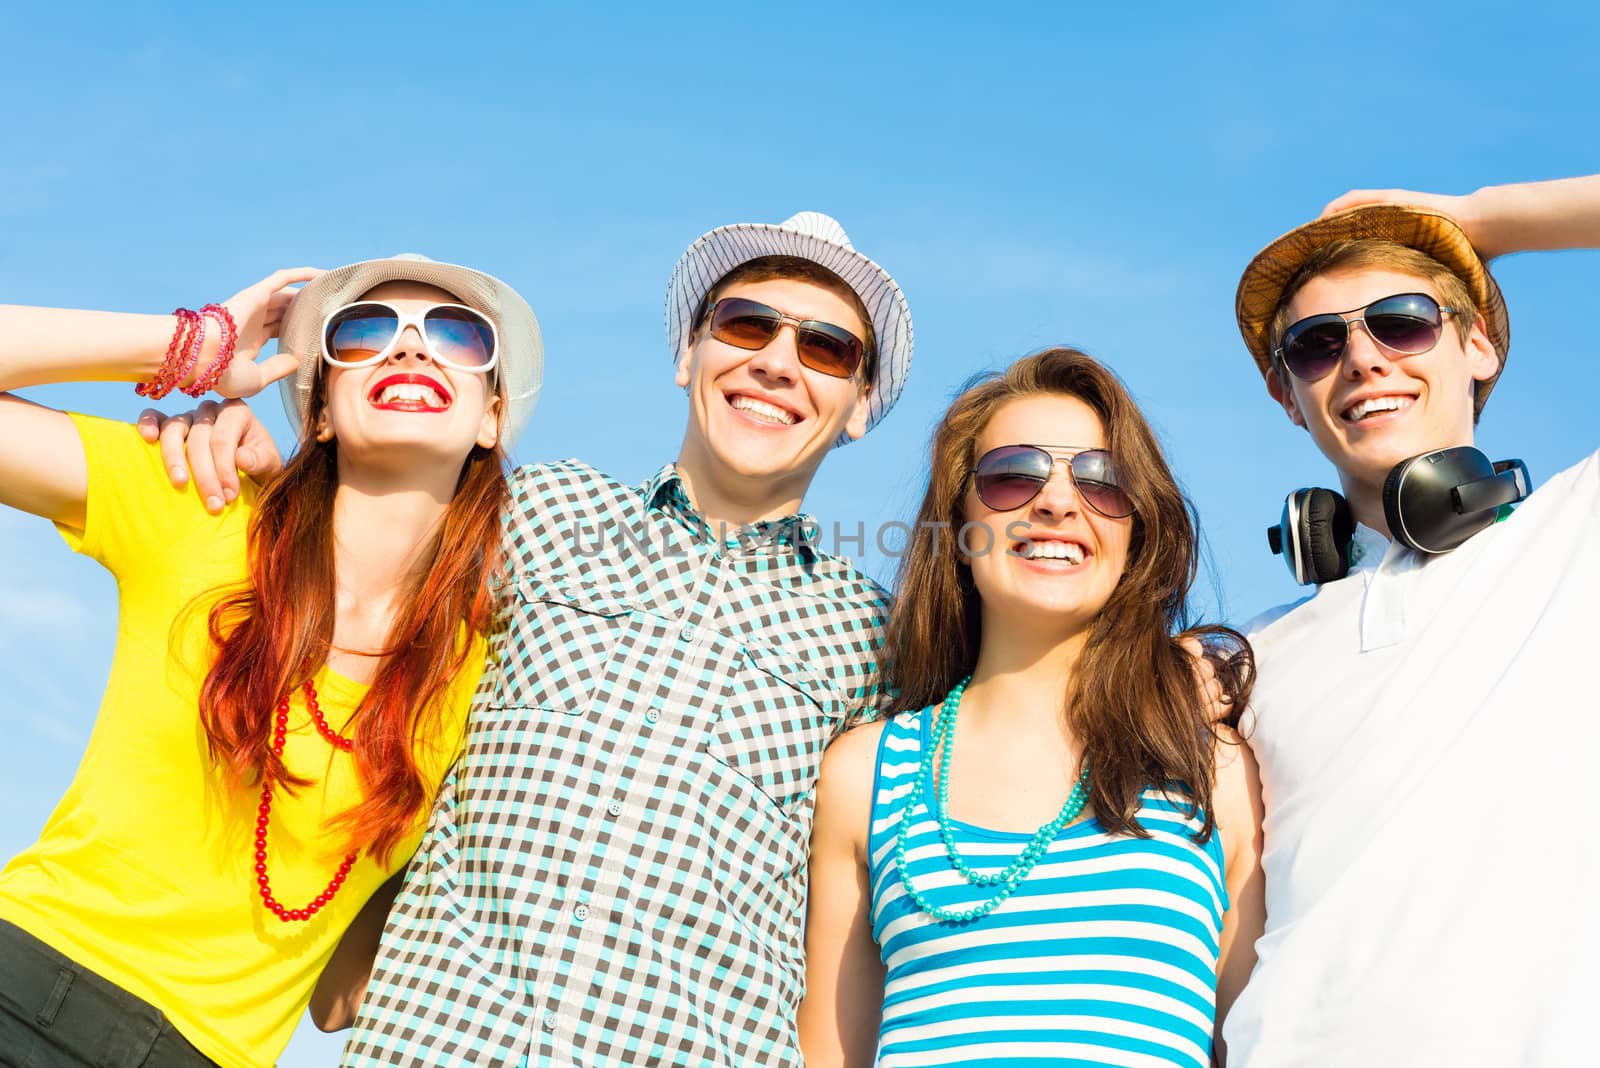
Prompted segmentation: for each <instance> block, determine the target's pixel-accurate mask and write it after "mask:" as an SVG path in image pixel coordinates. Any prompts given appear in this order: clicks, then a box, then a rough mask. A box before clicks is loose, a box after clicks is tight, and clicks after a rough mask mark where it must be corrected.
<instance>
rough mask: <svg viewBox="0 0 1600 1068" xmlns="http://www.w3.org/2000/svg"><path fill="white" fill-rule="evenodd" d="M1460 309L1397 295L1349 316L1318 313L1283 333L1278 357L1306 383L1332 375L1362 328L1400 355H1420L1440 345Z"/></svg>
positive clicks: (1420, 297)
mask: <svg viewBox="0 0 1600 1068" xmlns="http://www.w3.org/2000/svg"><path fill="white" fill-rule="evenodd" d="M1458 310H1459V309H1456V308H1441V307H1440V306H1439V302H1438V301H1436V300H1434V299H1433V298H1432V297H1430V296H1428V294H1426V293H1397V294H1395V295H1394V296H1392V297H1384V298H1382V299H1381V300H1375V301H1373V302H1372V303H1371V304H1368V305H1366V306H1365V307H1361V308H1352V309H1350V310H1349V311H1347V312H1328V313H1326V314H1323V315H1312V316H1308V317H1306V318H1304V319H1301V320H1299V321H1298V322H1296V323H1294V324H1292V325H1291V326H1290V327H1289V328H1288V329H1287V330H1285V331H1284V332H1283V341H1282V342H1281V343H1280V344H1279V346H1278V355H1279V357H1281V358H1282V360H1283V364H1284V366H1285V367H1287V368H1288V369H1289V373H1290V374H1292V375H1294V376H1295V377H1296V378H1298V379H1300V380H1301V381H1303V382H1316V381H1319V380H1320V379H1323V378H1326V377H1328V375H1329V374H1330V373H1332V371H1333V369H1334V368H1335V367H1337V366H1339V361H1340V360H1342V359H1344V351H1345V348H1346V347H1347V346H1348V345H1349V344H1350V331H1351V330H1353V329H1354V328H1355V324H1356V323H1360V324H1362V326H1363V328H1364V329H1365V330H1366V331H1367V336H1368V337H1370V338H1372V340H1373V341H1375V342H1377V343H1378V344H1379V345H1382V346H1383V347H1384V348H1386V349H1388V350H1389V351H1390V352H1393V353H1395V354H1397V355H1400V356H1417V355H1420V354H1422V353H1424V352H1427V351H1429V350H1431V349H1432V348H1433V347H1434V346H1435V345H1437V344H1438V343H1439V335H1440V333H1441V332H1442V331H1443V329H1444V316H1445V315H1450V314H1455V313H1457V312H1458Z"/></svg>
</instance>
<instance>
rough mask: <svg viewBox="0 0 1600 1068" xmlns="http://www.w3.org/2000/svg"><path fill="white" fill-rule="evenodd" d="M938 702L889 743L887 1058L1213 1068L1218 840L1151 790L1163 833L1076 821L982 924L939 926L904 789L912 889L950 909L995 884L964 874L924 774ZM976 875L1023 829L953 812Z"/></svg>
mask: <svg viewBox="0 0 1600 1068" xmlns="http://www.w3.org/2000/svg"><path fill="white" fill-rule="evenodd" d="M937 711H938V709H937V708H928V709H924V710H922V711H921V712H905V713H901V714H900V715H897V716H895V717H894V718H893V719H891V720H890V721H889V723H888V724H887V725H886V727H885V728H884V732H883V738H882V740H881V741H880V743H879V748H878V773H877V781H876V783H875V784H874V787H873V802H872V825H871V830H870V837H869V839H868V848H869V850H870V853H869V855H870V857H871V865H872V872H871V877H872V934H873V938H874V939H875V940H876V941H877V943H878V946H879V948H880V951H881V953H882V956H883V963H884V965H885V968H886V976H885V983H884V1001H883V1026H882V1029H881V1030H880V1032H879V1058H880V1059H879V1062H878V1063H879V1065H880V1066H881V1068H897V1066H911V1065H915V1066H922V1065H936V1064H971V1063H977V1062H982V1063H984V1064H999V1065H1006V1064H1016V1065H1025V1064H1033V1065H1037V1064H1046V1063H1048V1064H1051V1065H1091V1064H1093V1065H1108V1064H1109V1065H1141V1066H1142V1065H1174V1064H1181V1065H1192V1066H1196V1068H1205V1066H1207V1065H1209V1064H1210V1063H1211V1030H1212V1022H1213V1019H1214V1017H1215V1014H1216V970H1217V952H1218V942H1219V939H1220V938H1221V932H1222V915H1223V913H1224V912H1226V911H1227V908H1228V890H1227V882H1226V879H1225V877H1224V866H1223V860H1222V847H1221V843H1220V842H1219V840H1218V839H1219V837H1220V836H1219V834H1213V835H1212V836H1211V838H1210V840H1209V841H1208V842H1207V843H1206V844H1205V845H1196V844H1195V841H1194V839H1193V837H1192V835H1193V834H1194V832H1195V831H1196V830H1197V829H1198V828H1199V821H1196V820H1190V819H1186V818H1185V815H1184V806H1183V805H1181V804H1177V803H1174V802H1173V801H1169V800H1167V799H1166V798H1165V797H1164V796H1163V795H1162V794H1161V792H1160V791H1159V790H1153V789H1151V790H1146V791H1145V792H1144V796H1143V798H1142V800H1141V805H1140V808H1139V813H1138V815H1139V822H1140V824H1141V825H1142V826H1143V827H1144V828H1145V829H1146V830H1147V831H1149V832H1150V835H1151V837H1150V838H1134V837H1126V836H1117V837H1113V836H1111V835H1108V834H1106V833H1105V831H1104V830H1103V829H1102V828H1101V826H1100V823H1099V821H1098V820H1095V819H1087V820H1079V821H1078V822H1077V823H1074V824H1072V825H1070V826H1068V827H1066V828H1065V829H1063V830H1062V832H1061V833H1060V834H1059V835H1058V836H1057V837H1056V840H1055V842H1054V843H1052V844H1051V846H1050V848H1049V849H1048V851H1047V852H1046V853H1045V855H1044V857H1043V858H1042V859H1041V860H1040V861H1039V864H1038V866H1037V867H1035V868H1034V869H1033V871H1032V872H1030V873H1029V875H1028V877H1027V878H1026V879H1024V880H1023V882H1022V885H1021V886H1020V887H1018V889H1017V891H1016V893H1015V894H1014V895H1013V896H1012V897H1011V898H1009V899H1008V900H1006V901H1005V902H1003V903H1002V904H1001V905H1000V907H999V908H997V909H995V910H994V911H993V912H991V913H990V914H989V915H987V916H984V917H982V918H981V919H978V920H976V921H973V922H970V923H960V924H958V923H941V922H939V921H937V920H935V919H933V918H932V917H931V916H927V915H925V914H924V913H923V912H922V911H921V910H920V909H918V908H917V906H916V903H915V902H914V901H912V900H911V898H910V896H909V895H907V894H906V892H905V886H904V884H903V883H902V882H901V879H900V868H899V862H898V861H897V859H896V857H895V836H896V835H897V834H898V833H899V830H900V817H901V815H902V813H903V812H904V809H905V801H906V796H907V794H908V793H910V792H911V791H913V790H917V791H920V792H921V795H922V797H921V801H919V802H918V803H917V804H916V805H915V807H914V808H913V810H912V816H911V818H912V820H913V823H912V828H911V837H910V841H909V842H908V843H907V853H906V856H907V860H908V862H909V864H910V865H911V875H912V879H913V881H914V882H915V884H916V886H917V889H918V890H919V891H921V892H922V893H923V894H924V896H926V897H927V898H928V899H929V900H930V901H932V902H933V903H934V904H936V905H938V906H940V907H942V908H947V909H958V908H970V907H972V906H973V905H975V904H977V903H979V902H981V901H983V900H985V899H987V898H988V897H989V896H990V894H991V893H992V888H989V887H981V886H971V885H969V884H968V883H967V881H966V880H965V879H964V878H962V876H961V875H960V873H958V872H957V871H956V870H955V869H954V868H952V867H951V865H950V861H949V858H948V857H947V855H946V853H945V848H944V843H943V842H942V841H941V840H940V838H939V825H938V823H937V821H936V819H935V817H934V816H933V811H932V806H933V786H932V784H931V783H930V782H927V781H926V780H925V779H922V780H919V775H918V772H919V770H920V761H921V759H922V747H923V745H924V744H926V741H927V738H928V733H929V731H930V729H931V727H932V717H933V714H934V713H935V712H937ZM952 823H953V824H954V827H955V841H956V844H957V846H958V847H959V848H960V851H961V855H962V857H963V858H964V859H965V860H966V861H967V863H968V864H970V865H972V866H973V867H974V868H976V869H977V870H979V871H990V870H998V869H999V868H1002V867H1004V866H1005V865H1007V864H1009V863H1010V862H1011V861H1013V860H1015V859H1016V857H1017V855H1018V854H1019V853H1021V851H1022V847H1023V846H1024V844H1026V842H1027V840H1028V837H1029V836H1028V835H1026V834H1015V833H1009V832H1003V831H991V830H986V829H984V828H982V827H975V826H972V825H970V824H965V823H961V822H959V821H952Z"/></svg>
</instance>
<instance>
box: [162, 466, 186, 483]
mask: <svg viewBox="0 0 1600 1068" xmlns="http://www.w3.org/2000/svg"><path fill="white" fill-rule="evenodd" d="M167 470H169V471H171V472H172V481H174V482H187V481H188V479H189V469H188V468H187V467H185V466H183V465H182V464H173V465H172V466H171V467H170V468H168V469H167Z"/></svg>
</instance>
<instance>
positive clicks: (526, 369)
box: [278, 252, 544, 449]
mask: <svg viewBox="0 0 1600 1068" xmlns="http://www.w3.org/2000/svg"><path fill="white" fill-rule="evenodd" d="M384 282H422V283H423V284H425V285H430V286H437V287H438V288H440V289H443V290H445V291H446V292H448V293H453V294H455V297H456V299H457V300H459V301H460V302H461V303H462V304H465V305H466V306H467V307H469V308H472V309H474V310H475V311H480V312H482V313H483V314H484V315H487V316H488V317H489V319H490V320H491V321H492V322H493V323H494V325H495V332H496V333H497V334H498V335H499V339H500V362H499V365H498V366H497V367H496V368H495V371H494V373H495V374H498V375H499V376H500V382H501V383H502V384H503V388H504V390H505V395H506V417H505V420H504V421H503V422H502V423H501V424H500V444H501V446H502V447H504V448H507V449H509V448H510V447H511V444H512V442H514V441H516V439H517V435H519V434H521V433H522V430H523V428H524V427H525V426H527V425H528V417H529V416H531V415H532V414H533V408H534V405H536V404H537V403H538V402H539V387H540V385H541V384H542V383H543V382H544V340H543V338H542V337H541V336H540V334H539V320H538V318H536V317H535V316H534V314H533V309H532V308H530V307H528V302H527V301H525V300H523V299H522V296H521V295H520V294H518V293H517V291H516V290H515V289H512V288H511V287H510V286H508V285H506V283H504V282H502V281H500V279H498V278H496V277H494V276H493V275H488V274H484V273H483V272H482V271H475V270H473V269H472V268H470V267H461V266H458V265H456V264H454V263H439V262H437V261H436V260H430V259H428V257H426V256H419V255H417V254H416V253H415V252H405V253H401V254H400V255H398V256H392V257H390V258H389V259H385V260H362V261H361V262H360V263H351V264H347V265H345V266H343V267H336V268H334V269H333V270H331V271H325V272H323V273H322V274H320V275H318V276H317V277H316V278H313V279H312V280H311V281H310V282H309V283H307V284H306V286H305V288H304V289H302V290H300V292H299V293H298V294H296V295H295V298H294V303H292V304H290V305H289V310H288V312H287V313H286V314H285V315H284V317H283V329H282V330H281V331H280V332H279V335H278V350H279V351H280V352H289V353H293V354H294V355H296V356H298V357H300V368H299V370H297V371H296V372H295V373H294V374H292V375H290V376H289V377H288V378H285V379H284V380H283V381H282V382H280V383H279V384H278V389H279V392H280V393H281V394H282V396H283V410H284V412H285V413H286V414H287V415H288V416H289V425H290V426H291V427H293V428H294V432H295V433H296V434H299V433H300V426H301V424H302V423H303V422H305V417H306V408H307V406H308V405H310V403H311V386H312V384H313V383H314V382H316V380H317V373H318V370H319V368H320V367H321V365H322V327H323V324H324V323H325V322H327V319H328V316H329V315H330V314H332V313H333V312H334V311H336V310H337V309H339V308H341V307H343V306H344V305H346V304H349V303H351V302H353V301H355V300H358V299H360V297H361V295H362V294H363V293H366V292H367V291H368V290H370V289H372V288H373V287H374V286H377V285H381V284H383V283H384Z"/></svg>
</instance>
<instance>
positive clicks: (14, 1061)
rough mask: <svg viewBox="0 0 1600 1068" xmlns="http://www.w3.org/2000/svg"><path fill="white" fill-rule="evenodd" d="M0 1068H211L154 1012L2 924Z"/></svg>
mask: <svg viewBox="0 0 1600 1068" xmlns="http://www.w3.org/2000/svg"><path fill="white" fill-rule="evenodd" d="M0 1065H4V1066H5V1068H87V1066H93V1068H215V1066H214V1065H213V1064H212V1062H211V1061H209V1060H207V1059H206V1058H205V1056H204V1055H202V1054H201V1053H200V1051H199V1050H197V1049H195V1048H194V1047H193V1046H191V1045H190V1044H189V1041H188V1040H187V1039H186V1038H184V1037H183V1036H182V1035H180V1034H178V1032H177V1031H176V1030H174V1029H173V1027H172V1024H171V1023H169V1022H168V1021H167V1018H166V1016H164V1015H163V1014H162V1012H161V1010H160V1009H158V1008H156V1007H155V1006H154V1005H151V1004H149V1003H147V1002H144V1001H141V1000H139V999H138V998H136V997H134V996H133V995H132V994H130V993H128V992H127V991H126V990H124V989H122V988H121V987H120V986H117V985H116V984H115V983H112V982H109V981H107V980H105V979H102V978H101V977H100V976H98V975H96V974H95V973H94V972H91V971H90V970H89V969H88V968H85V967H83V966H82V965H81V964H77V963H74V962H73V961H72V960H71V959H69V958H67V957H63V956H62V955H61V954H60V953H57V952H56V951H55V950H53V949H51V948H50V947H49V946H47V945H45V944H44V943H43V942H41V941H39V940H38V939H37V938H34V937H33V936H32V935H30V934H28V933H27V932H26V931H23V930H22V929H21V928H19V927H17V926H16V925H15V924H10V923H7V922H5V921H4V920H0Z"/></svg>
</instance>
